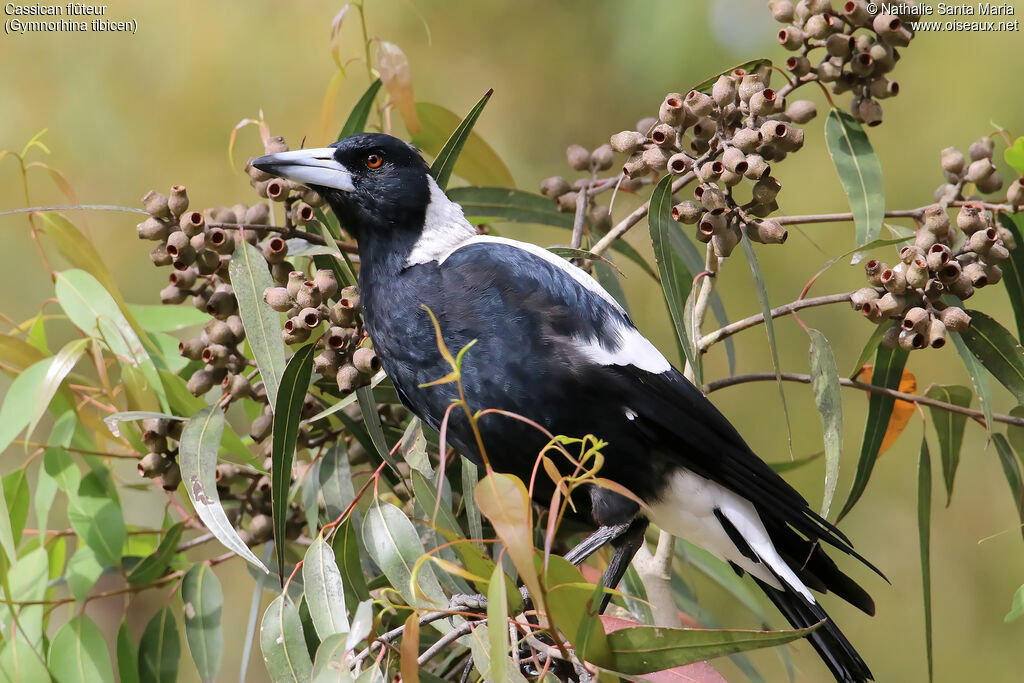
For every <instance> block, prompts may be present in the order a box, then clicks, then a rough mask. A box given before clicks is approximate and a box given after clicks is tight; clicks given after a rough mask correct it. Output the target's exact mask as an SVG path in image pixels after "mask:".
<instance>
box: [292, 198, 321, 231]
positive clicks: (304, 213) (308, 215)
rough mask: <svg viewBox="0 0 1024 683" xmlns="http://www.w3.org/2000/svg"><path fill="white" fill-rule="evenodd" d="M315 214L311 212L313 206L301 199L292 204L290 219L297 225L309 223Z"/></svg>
mask: <svg viewBox="0 0 1024 683" xmlns="http://www.w3.org/2000/svg"><path fill="white" fill-rule="evenodd" d="M315 216H316V214H315V213H314V212H313V207H312V206H310V205H309V204H307V203H306V202H303V201H298V202H295V204H294V205H292V220H293V221H294V222H295V223H296V224H297V225H306V224H307V223H309V222H310V221H311V220H313V218H314V217H315Z"/></svg>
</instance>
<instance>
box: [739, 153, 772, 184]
mask: <svg viewBox="0 0 1024 683" xmlns="http://www.w3.org/2000/svg"><path fill="white" fill-rule="evenodd" d="M770 172H771V167H770V166H769V165H768V162H767V161H765V160H764V157H762V156H761V155H760V154H748V155H747V170H746V172H745V173H744V174H743V175H745V176H746V177H747V178H748V179H750V180H760V179H761V178H763V177H764V176H765V175H767V174H768V173H770Z"/></svg>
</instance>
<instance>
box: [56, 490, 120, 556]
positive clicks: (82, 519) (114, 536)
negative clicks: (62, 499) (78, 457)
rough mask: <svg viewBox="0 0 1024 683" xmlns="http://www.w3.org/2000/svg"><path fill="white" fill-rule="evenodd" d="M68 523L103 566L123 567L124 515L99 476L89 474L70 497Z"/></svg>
mask: <svg viewBox="0 0 1024 683" xmlns="http://www.w3.org/2000/svg"><path fill="white" fill-rule="evenodd" d="M68 520H69V521H70V522H71V527H72V528H73V529H74V530H75V533H76V534H78V536H79V538H81V539H82V540H83V541H84V542H85V543H86V544H87V545H88V546H89V547H90V548H92V549H93V551H95V553H96V557H97V559H98V560H99V561H100V562H101V563H102V564H103V565H104V566H112V567H116V566H119V565H120V562H121V548H122V546H123V545H124V539H125V534H126V530H125V524H124V515H123V514H122V512H121V506H120V505H119V504H118V501H117V499H116V498H114V497H113V496H112V495H111V494H110V491H109V490H108V489H107V486H106V485H105V484H104V482H103V480H102V479H101V477H100V475H99V474H98V473H96V472H91V473H89V474H87V475H86V476H85V477H84V478H83V479H82V483H81V484H79V486H78V492H77V494H76V495H73V496H69V499H68Z"/></svg>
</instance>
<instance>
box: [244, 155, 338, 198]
mask: <svg viewBox="0 0 1024 683" xmlns="http://www.w3.org/2000/svg"><path fill="white" fill-rule="evenodd" d="M334 151H335V150H334V148H333V147H319V148H316V149H296V150H293V151H290V152H279V153H277V154H268V155H266V156H262V157H260V158H258V159H254V160H253V162H252V165H253V166H255V167H256V168H258V169H260V170H261V171H264V172H266V173H269V174H270V175H274V176H278V177H279V178H285V179H287V180H294V181H295V182H297V183H302V184H303V185H316V186H319V187H329V188H332V189H335V190H341V191H342V192H354V191H355V189H356V188H355V186H354V185H353V184H352V174H351V173H350V172H349V170H348V169H347V168H345V167H344V166H342V165H341V164H339V163H338V162H337V161H335V159H334Z"/></svg>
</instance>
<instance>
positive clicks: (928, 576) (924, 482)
mask: <svg viewBox="0 0 1024 683" xmlns="http://www.w3.org/2000/svg"><path fill="white" fill-rule="evenodd" d="M931 529H932V462H931V456H930V455H929V454H928V441H927V440H926V439H923V438H922V439H921V455H920V457H919V458H918V460H917V533H918V537H919V538H920V543H921V590H922V592H923V594H924V648H925V655H926V656H927V658H928V680H929V681H931V680H932V569H931Z"/></svg>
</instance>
